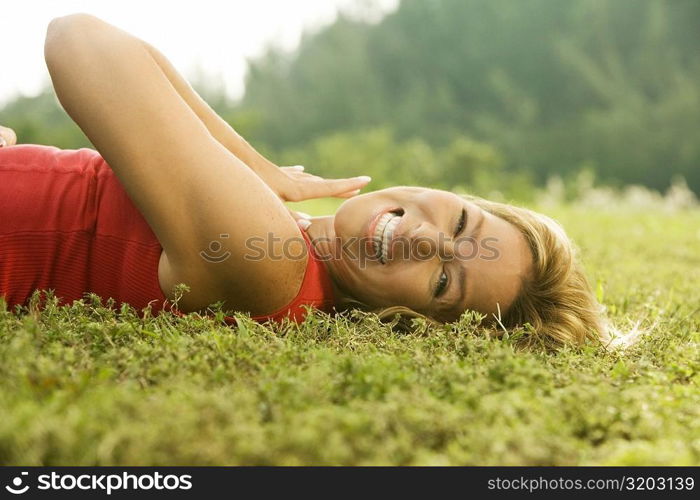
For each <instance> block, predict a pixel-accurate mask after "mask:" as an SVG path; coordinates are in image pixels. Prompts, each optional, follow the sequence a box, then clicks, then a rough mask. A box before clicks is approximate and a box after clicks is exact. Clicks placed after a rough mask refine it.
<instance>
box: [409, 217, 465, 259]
mask: <svg viewBox="0 0 700 500" xmlns="http://www.w3.org/2000/svg"><path fill="white" fill-rule="evenodd" d="M407 236H408V238H407V239H408V241H409V242H410V248H411V258H412V259H417V260H431V259H433V258H435V257H438V258H440V259H441V260H447V259H451V258H453V257H454V255H455V244H454V241H453V238H452V236H451V235H449V234H447V233H445V232H444V231H443V230H442V229H440V228H438V227H437V226H435V225H434V224H431V223H429V222H422V223H421V224H420V225H419V226H418V227H416V228H415V229H414V230H413V231H411V232H410V233H409V234H408V235H407Z"/></svg>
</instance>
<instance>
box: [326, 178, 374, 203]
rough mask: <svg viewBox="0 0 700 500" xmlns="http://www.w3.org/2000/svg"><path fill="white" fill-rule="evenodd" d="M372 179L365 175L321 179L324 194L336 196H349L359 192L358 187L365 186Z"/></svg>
mask: <svg viewBox="0 0 700 500" xmlns="http://www.w3.org/2000/svg"><path fill="white" fill-rule="evenodd" d="M371 180H372V178H371V177H369V176H367V175H361V176H360V177H353V178H350V179H327V180H324V181H323V184H324V188H325V191H326V193H325V195H324V196H333V197H337V198H349V197H350V196H355V195H356V194H358V193H359V192H360V189H362V188H363V187H365V186H366V185H367V184H369V182H370V181H371Z"/></svg>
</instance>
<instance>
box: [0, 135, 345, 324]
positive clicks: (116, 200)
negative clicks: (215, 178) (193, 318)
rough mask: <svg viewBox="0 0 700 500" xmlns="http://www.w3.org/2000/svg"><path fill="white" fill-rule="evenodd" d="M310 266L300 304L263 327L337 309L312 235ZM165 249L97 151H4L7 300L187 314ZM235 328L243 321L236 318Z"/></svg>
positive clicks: (1, 215)
mask: <svg viewBox="0 0 700 500" xmlns="http://www.w3.org/2000/svg"><path fill="white" fill-rule="evenodd" d="M301 233H302V234H303V235H304V239H305V240H306V243H307V247H308V248H309V252H308V255H309V257H308V264H307V267H306V272H305V274H304V279H303V282H302V285H301V288H300V290H299V293H298V294H297V296H296V297H295V298H294V299H293V300H292V301H291V302H290V303H289V304H287V305H286V306H285V307H283V308H281V309H279V310H278V311H275V312H273V313H271V314H268V315H265V316H256V317H254V319H256V320H258V321H266V320H274V321H280V320H282V319H283V318H285V317H289V318H290V319H292V320H294V321H301V320H302V319H303V318H304V316H305V315H306V308H305V307H304V306H312V307H315V308H318V309H321V310H324V311H327V312H330V311H331V310H332V307H333V292H332V286H331V280H330V276H329V275H328V272H327V271H326V268H325V265H324V264H323V262H322V261H321V260H320V259H319V258H318V256H317V255H316V253H315V252H314V249H313V246H312V245H311V242H310V240H309V237H308V235H306V233H305V232H304V231H301ZM162 250H163V249H162V247H161V245H160V243H159V242H158V240H157V239H156V236H155V234H154V233H153V231H151V229H150V227H149V226H148V224H147V223H146V220H145V219H144V218H143V216H142V215H141V214H140V212H139V211H138V209H137V208H136V206H135V205H134V204H133V203H132V202H131V200H130V198H129V196H128V195H127V193H126V191H125V190H124V188H123V186H122V185H121V183H120V182H119V180H118V179H117V177H116V176H115V175H114V172H113V171H112V169H111V168H109V165H107V163H106V162H105V160H104V159H103V158H102V157H101V156H100V155H99V154H98V153H97V152H96V151H94V150H92V149H79V150H61V149H58V148H55V147H51V146H37V145H20V146H12V147H7V148H0V296H4V298H5V301H6V302H7V303H8V306H9V307H13V306H15V305H18V304H19V305H26V304H27V302H28V299H29V297H30V296H31V294H32V292H33V291H34V290H36V289H53V290H54V292H55V295H56V296H57V297H58V298H59V300H60V302H61V303H70V302H72V301H73V300H77V299H80V298H83V297H84V294H85V293H86V292H93V293H95V294H97V295H99V296H100V297H102V298H103V299H104V300H106V299H108V298H110V297H111V298H113V299H114V300H115V302H116V305H117V307H118V306H119V305H120V304H121V303H128V304H130V305H131V306H133V307H134V308H136V309H137V310H139V311H140V310H141V309H143V308H145V307H146V306H148V305H149V304H150V305H151V310H152V311H153V313H154V314H157V313H158V312H160V311H161V310H163V309H164V308H167V309H168V310H173V311H174V312H176V313H178V314H179V311H177V310H175V309H174V308H173V307H172V306H171V305H170V304H169V303H168V301H167V300H166V298H165V295H164V294H163V292H162V291H161V288H160V285H159V282H158V263H159V260H160V256H161V252H162ZM226 319H227V321H228V322H232V321H235V320H233V318H228V317H227V318H226Z"/></svg>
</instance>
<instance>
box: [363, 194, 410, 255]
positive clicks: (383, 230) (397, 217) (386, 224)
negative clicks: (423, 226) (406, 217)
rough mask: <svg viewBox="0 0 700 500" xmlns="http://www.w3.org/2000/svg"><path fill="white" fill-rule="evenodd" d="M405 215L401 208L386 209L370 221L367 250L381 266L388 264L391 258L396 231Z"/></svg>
mask: <svg viewBox="0 0 700 500" xmlns="http://www.w3.org/2000/svg"><path fill="white" fill-rule="evenodd" d="M403 213H404V212H403V210H402V209H400V208H395V209H390V210H389V209H384V210H381V211H379V212H378V213H377V214H376V215H375V216H374V217H373V218H372V219H370V223H369V227H368V230H367V237H368V240H367V249H368V251H370V252H371V254H372V255H373V256H374V257H376V258H378V260H379V262H380V263H381V264H386V262H387V261H388V260H389V258H390V257H391V244H392V240H393V238H394V236H395V234H396V233H397V231H396V229H397V227H398V226H399V224H400V222H401V217H402V216H403Z"/></svg>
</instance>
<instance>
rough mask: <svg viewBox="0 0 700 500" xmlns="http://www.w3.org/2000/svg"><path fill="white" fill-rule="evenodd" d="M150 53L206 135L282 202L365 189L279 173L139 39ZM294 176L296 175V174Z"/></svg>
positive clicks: (360, 180)
mask: <svg viewBox="0 0 700 500" xmlns="http://www.w3.org/2000/svg"><path fill="white" fill-rule="evenodd" d="M139 41H140V42H141V43H142V44H143V45H144V47H146V49H147V50H148V51H149V53H150V54H151V56H152V57H153V59H154V60H155V61H156V63H158V66H160V69H161V70H162V71H163V73H164V74H165V76H166V77H167V78H168V80H169V81H170V83H171V84H172V86H173V87H174V88H175V90H176V91H177V93H178V94H180V97H182V99H183V100H184V101H185V102H186V103H187V105H188V106H189V107H190V108H191V109H192V111H194V113H195V114H196V115H197V116H198V117H199V119H200V120H202V122H203V123H204V125H205V126H206V127H207V130H209V133H210V134H211V135H212V136H213V137H214V138H215V139H216V140H217V141H219V142H220V143H221V144H222V145H223V146H224V147H225V148H226V149H228V150H229V151H231V152H232V153H233V154H234V155H236V156H237V157H238V158H239V159H240V160H241V161H243V163H245V164H246V165H248V166H249V167H250V168H251V169H253V171H254V172H255V173H256V174H258V175H259V176H260V178H261V179H262V180H263V181H265V183H266V184H267V185H268V186H270V188H271V189H272V190H273V191H274V192H275V193H277V195H278V196H279V197H280V198H282V199H283V200H284V201H301V200H304V199H309V198H320V197H324V196H339V197H346V196H351V195H353V194H356V191H357V190H359V189H360V188H362V187H364V186H365V184H367V182H369V179H368V178H364V177H356V178H351V179H323V178H320V177H314V178H313V179H312V178H311V177H310V176H309V175H308V174H307V175H299V174H298V172H290V171H287V170H280V168H279V167H278V166H277V165H275V164H274V163H272V162H271V161H269V160H268V159H267V158H265V157H264V156H263V155H261V154H260V153H258V152H257V151H256V150H255V149H254V148H253V146H251V145H250V144H249V143H248V142H247V141H246V140H245V139H244V138H243V137H241V136H240V135H239V134H238V133H237V132H236V131H235V130H234V129H233V127H231V125H229V124H228V123H227V122H226V121H225V120H223V119H222V118H221V117H220V116H219V115H218V114H217V113H216V112H215V111H214V110H213V109H212V108H211V107H210V106H209V104H207V102H206V101H205V100H204V99H202V98H201V96H200V95H199V94H198V93H197V92H195V90H194V89H193V88H192V86H191V85H190V84H189V83H188V82H187V80H185V78H183V76H182V75H181V74H180V73H179V72H178V71H177V70H176V69H175V67H174V66H173V65H172V63H171V62H170V61H169V60H168V59H167V58H166V57H165V56H164V55H163V54H162V53H161V52H160V51H159V50H158V49H157V48H155V47H154V46H152V45H151V44H149V43H147V42H145V41H143V40H139ZM295 174H296V175H295Z"/></svg>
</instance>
